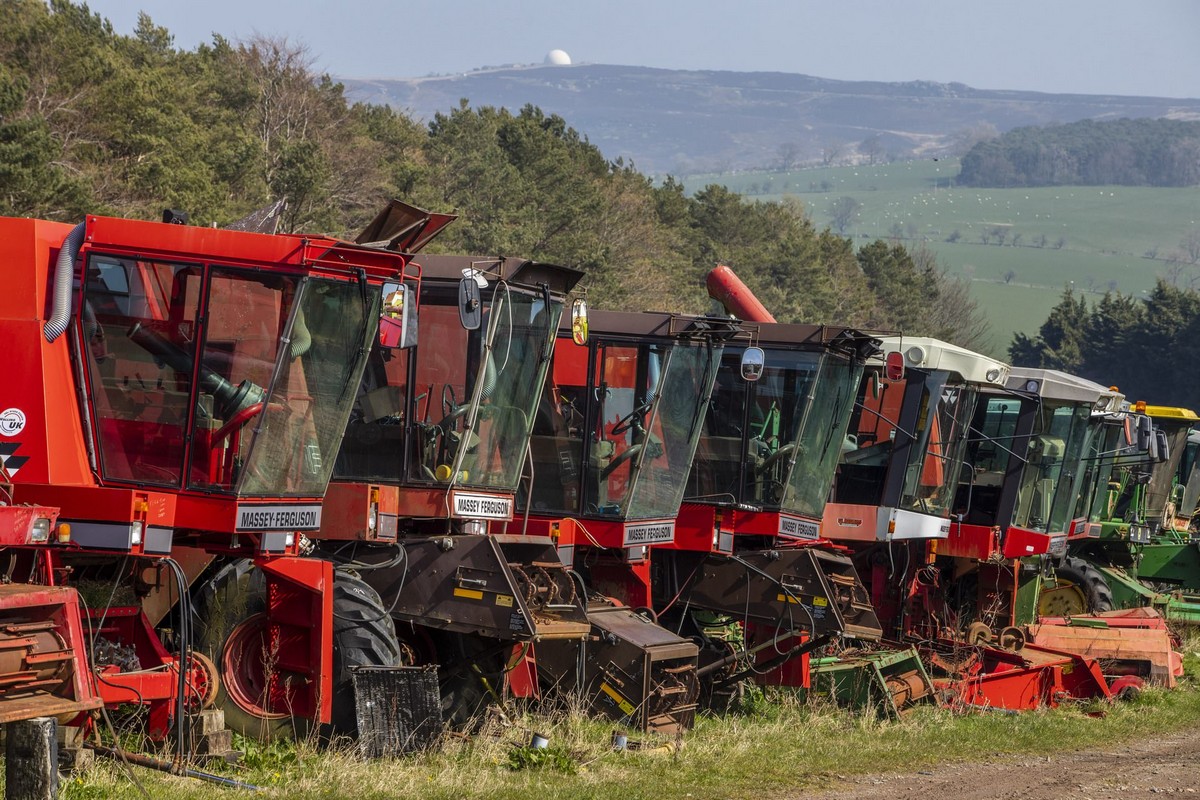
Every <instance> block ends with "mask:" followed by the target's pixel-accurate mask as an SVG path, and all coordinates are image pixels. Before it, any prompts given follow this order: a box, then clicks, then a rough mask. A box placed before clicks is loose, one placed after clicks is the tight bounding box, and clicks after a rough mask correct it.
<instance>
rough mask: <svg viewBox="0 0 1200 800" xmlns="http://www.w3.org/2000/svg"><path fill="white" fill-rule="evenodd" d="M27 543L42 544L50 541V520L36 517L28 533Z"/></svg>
mask: <svg viewBox="0 0 1200 800" xmlns="http://www.w3.org/2000/svg"><path fill="white" fill-rule="evenodd" d="M29 541H30V542H33V543H35V544H44V543H46V542H48V541H50V520H48V519H46V518H45V517H38V518H37V519H35V520H34V521H33V529H32V530H30V531H29Z"/></svg>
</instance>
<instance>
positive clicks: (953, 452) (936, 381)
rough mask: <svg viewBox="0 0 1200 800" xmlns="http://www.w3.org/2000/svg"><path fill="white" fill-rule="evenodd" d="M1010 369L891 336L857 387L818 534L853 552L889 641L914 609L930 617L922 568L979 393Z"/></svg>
mask: <svg viewBox="0 0 1200 800" xmlns="http://www.w3.org/2000/svg"><path fill="white" fill-rule="evenodd" d="M1008 371H1009V367H1008V365H1007V364H1004V363H1002V362H999V361H996V360H995V359H992V358H988V357H987V356H983V355H979V354H977V353H973V352H971V351H969V350H966V349H964V348H961V347H957V346H955V345H952V344H949V343H947V342H942V341H938V340H936V339H929V338H924V337H899V336H889V337H885V338H884V339H883V353H882V354H881V357H880V358H878V359H875V360H874V361H873V363H872V364H871V365H870V367H869V369H868V371H867V373H866V377H865V379H864V380H863V382H862V384H861V386H860V387H859V388H858V389H857V398H856V401H855V409H854V413H853V415H852V419H851V423H850V431H849V439H848V446H847V448H846V450H845V452H844V453H842V455H841V463H840V465H839V466H838V473H837V480H836V481H835V483H834V489H833V499H832V501H831V502H830V503H829V504H827V505H826V506H825V514H824V519H823V522H822V526H821V532H822V535H823V536H824V537H826V538H827V539H830V540H831V541H834V542H837V543H839V544H842V545H844V546H846V547H849V548H850V549H851V550H852V552H854V554H855V562H856V563H857V565H858V568H859V570H860V572H861V573H862V574H863V575H864V576H866V577H867V580H868V582H869V584H870V586H871V598H872V601H873V602H874V604H875V609H876V612H877V613H878V614H879V617H880V620H881V621H882V623H883V628H884V631H885V632H886V635H887V636H888V637H889V638H892V639H898V638H899V637H901V636H902V635H903V634H904V632H906V631H908V630H909V627H908V626H909V624H910V620H911V619H912V618H913V615H914V614H920V615H923V616H924V617H930V616H932V617H936V614H937V611H938V610H939V609H934V610H933V611H930V610H929V608H928V606H929V605H930V602H931V601H930V600H929V597H928V595H929V593H930V586H929V584H928V581H927V580H926V578H927V577H928V575H926V574H925V573H924V572H923V571H922V568H923V567H924V566H925V565H926V563H927V562H928V558H929V553H930V543H931V542H935V541H937V540H940V539H945V538H946V537H947V536H949V534H950V515H951V512H952V511H953V503H954V498H955V495H956V493H957V490H958V484H959V482H960V481H961V479H962V470H963V468H964V458H965V454H966V450H967V447H968V442H969V441H970V438H971V436H970V433H969V429H970V423H971V418H972V416H973V414H974V413H975V407H976V404H977V402H978V398H979V395H980V392H982V391H986V390H987V389H988V387H991V388H993V389H998V388H1002V387H1003V386H1004V383H1005V380H1006V379H1007V377H1008ZM939 602H940V601H939Z"/></svg>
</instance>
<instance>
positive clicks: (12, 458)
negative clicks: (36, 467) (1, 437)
mask: <svg viewBox="0 0 1200 800" xmlns="http://www.w3.org/2000/svg"><path fill="white" fill-rule="evenodd" d="M20 446H21V445H20V444H18V443H17V442H0V464H3V465H4V471H5V472H7V473H8V476H9V477H10V478H11V477H13V476H15V475H16V474H17V470H19V469H20V468H21V467H23V466H24V465H25V462H26V461H28V460H29V457H28V456H18V455H15V453H16V452H17V449H18V448H19V447H20Z"/></svg>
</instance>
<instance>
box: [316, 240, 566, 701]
mask: <svg viewBox="0 0 1200 800" xmlns="http://www.w3.org/2000/svg"><path fill="white" fill-rule="evenodd" d="M413 263H414V264H417V263H419V266H420V268H421V289H420V319H419V323H418V325H417V329H416V331H417V336H416V340H417V341H416V344H415V346H413V347H412V348H409V349H406V350H395V349H389V348H385V347H383V346H382V345H377V346H376V348H375V349H374V350H373V351H372V352H371V355H370V358H369V360H368V368H367V371H366V374H365V376H364V379H363V384H362V386H361V388H360V390H359V392H358V398H357V400H356V402H355V405H354V409H353V411H352V413H351V417H350V422H349V426H348V427H347V429H346V436H345V439H344V440H343V443H342V449H341V452H340V454H339V455H338V459H337V466H336V468H335V472H334V479H333V482H332V483H331V484H330V487H329V491H328V492H327V494H326V498H325V502H326V507H327V509H329V510H330V512H331V513H328V514H327V515H326V518H325V524H324V525H323V526H322V528H321V530H320V532H319V533H317V534H314V538H315V539H317V540H318V543H319V548H320V552H321V553H322V554H323V555H325V556H326V557H328V558H330V559H332V560H333V561H335V562H336V563H337V564H338V565H339V569H338V572H339V574H342V573H345V574H347V575H348V576H349V575H352V574H355V573H356V574H357V575H358V576H359V578H354V580H360V582H362V583H363V584H364V590H365V592H369V595H366V594H365V595H364V596H365V597H372V596H373V595H374V593H375V591H377V592H378V595H379V597H378V602H379V603H380V605H379V607H378V608H376V607H375V603H374V601H370V607H366V606H364V608H363V610H362V616H363V619H362V623H363V624H362V626H361V630H360V637H361V638H363V643H364V646H365V647H366V650H365V651H363V652H362V653H361V655H362V656H363V660H365V661H368V662H374V663H377V664H378V665H380V666H390V665H393V664H396V663H399V664H401V665H419V666H430V665H436V666H437V668H438V680H439V683H440V690H441V692H440V693H441V696H442V705H443V713H444V716H445V718H446V719H447V720H449V721H451V722H458V723H465V722H467V721H469V720H470V719H472V718H473V717H474V716H475V715H476V714H477V713H478V711H479V710H480V709H479V707H480V705H481V704H482V703H483V702H486V701H488V700H489V699H490V698H493V697H495V696H496V695H497V694H498V693H499V692H500V691H502V690H503V688H504V685H505V682H506V679H507V674H508V673H509V672H511V671H512V668H511V667H510V666H509V658H510V655H511V653H510V651H512V650H513V648H514V644H515V645H516V648H517V652H518V653H520V652H522V651H525V650H527V649H528V648H529V647H530V645H531V643H534V642H541V641H546V640H549V639H566V640H572V641H575V642H578V641H579V640H580V639H582V638H583V637H584V636H586V635H587V633H588V631H589V626H588V623H587V617H586V613H585V611H584V607H583V604H584V598H583V596H582V593H581V592H580V590H579V587H578V586H577V584H576V582H575V580H574V578H573V577H572V576H571V575H570V574H569V573H568V572H567V571H566V570H565V569H564V568H563V566H562V564H560V563H559V561H558V557H557V555H556V553H555V550H554V543H553V542H552V541H551V540H550V539H549V538H548V537H546V536H544V535H543V536H530V535H526V533H525V530H524V525H523V524H522V521H521V520H519V519H518V520H514V519H513V507H514V495H515V493H516V490H517V484H518V481H519V480H520V478H521V475H522V472H523V470H524V468H525V465H526V461H527V452H528V447H529V436H530V432H531V429H532V427H533V425H534V424H535V411H536V409H537V404H538V400H539V396H540V392H541V387H542V384H543V382H544V380H545V376H546V372H547V370H548V368H549V365H550V360H551V355H552V353H553V352H554V349H555V343H556V336H555V333H556V331H557V330H558V326H559V321H560V318H561V317H562V314H563V308H564V302H565V298H566V296H567V294H568V293H569V292H570V291H571V289H572V287H574V285H575V283H576V282H577V281H578V280H579V279H580V278H581V277H582V273H580V272H578V271H576V270H573V269H569V268H566V267H560V266H556V265H553V264H545V263H538V262H533V261H526V260H523V259H517V258H501V259H495V258H493V259H485V258H475V257H465V256H418V257H414V262H413ZM347 579H348V580H349V579H351V578H349V577H348V578H347ZM393 618H394V619H395V621H396V625H395V629H394V630H393V628H392V619H393ZM389 660H390V661H391V662H392V664H388V663H386V662H387V661H389ZM383 679H385V677H384V676H383V675H381V680H383Z"/></svg>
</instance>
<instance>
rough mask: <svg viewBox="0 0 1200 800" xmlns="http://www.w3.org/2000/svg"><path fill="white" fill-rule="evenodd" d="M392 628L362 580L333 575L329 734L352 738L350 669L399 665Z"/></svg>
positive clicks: (340, 572) (355, 727)
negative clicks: (330, 727)
mask: <svg viewBox="0 0 1200 800" xmlns="http://www.w3.org/2000/svg"><path fill="white" fill-rule="evenodd" d="M401 652H402V650H401V647H400V640H399V638H397V636H396V625H395V623H394V622H393V621H392V616H391V614H389V613H388V610H387V608H385V607H384V605H383V601H382V600H381V599H380V597H379V593H378V592H377V591H375V590H374V589H373V588H371V586H370V585H368V584H367V583H366V582H365V581H364V580H362V578H360V577H358V576H357V575H355V574H353V573H350V572H346V571H343V570H335V571H334V573H333V716H332V728H333V731H332V733H333V734H335V735H342V736H355V735H357V733H358V720H357V715H356V713H355V703H354V682H353V680H352V677H353V676H352V674H351V668H353V667H396V666H399V665H400V664H401V663H402V661H401Z"/></svg>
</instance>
